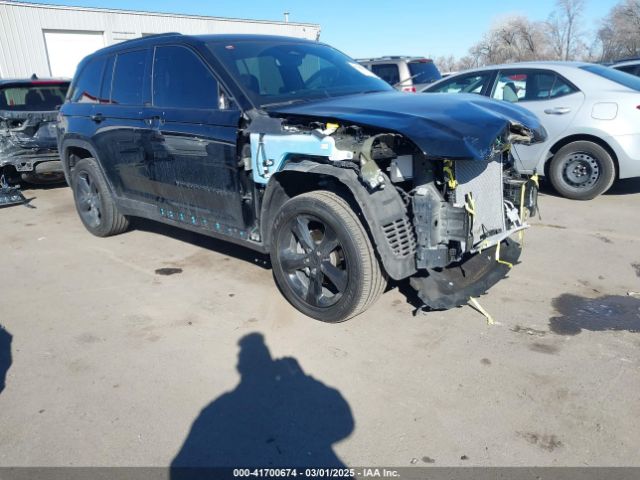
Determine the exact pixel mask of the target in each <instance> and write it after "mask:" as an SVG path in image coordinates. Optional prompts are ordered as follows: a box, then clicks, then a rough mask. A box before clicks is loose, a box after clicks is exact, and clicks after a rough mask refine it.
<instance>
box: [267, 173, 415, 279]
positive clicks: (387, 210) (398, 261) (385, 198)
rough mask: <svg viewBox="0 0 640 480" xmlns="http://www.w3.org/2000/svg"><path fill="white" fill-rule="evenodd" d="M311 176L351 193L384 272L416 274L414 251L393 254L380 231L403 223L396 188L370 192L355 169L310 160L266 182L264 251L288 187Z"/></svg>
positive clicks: (404, 275) (401, 275)
mask: <svg viewBox="0 0 640 480" xmlns="http://www.w3.org/2000/svg"><path fill="white" fill-rule="evenodd" d="M311 175H318V176H323V177H325V178H332V179H334V180H335V181H337V182H339V183H340V184H342V185H343V186H344V187H345V188H346V189H347V190H348V191H349V192H350V193H351V195H352V196H353V198H354V200H355V201H356V202H357V204H358V206H359V208H360V210H361V211H362V214H363V216H364V220H366V222H363V223H366V225H368V227H369V232H370V234H371V236H372V237H373V242H374V244H375V246H376V250H377V252H378V254H379V255H380V259H381V260H382V264H383V265H384V268H385V271H386V272H387V274H388V275H389V276H390V277H391V278H393V279H394V280H400V279H403V278H407V277H409V276H411V275H413V274H414V273H415V272H416V266H415V255H414V252H411V253H410V254H407V255H404V256H399V255H397V254H395V253H394V252H393V250H392V248H391V246H390V244H389V241H388V239H387V238H386V237H385V235H384V231H383V227H384V226H385V225H389V224H393V223H394V222H403V221H404V219H405V218H406V215H407V210H406V207H405V205H404V202H403V201H402V198H401V197H400V195H399V194H398V192H397V191H396V189H394V188H391V187H390V188H384V189H377V190H374V191H372V192H370V191H368V190H367V189H366V188H365V187H364V186H363V185H362V183H361V182H360V181H359V180H358V175H357V174H356V172H355V171H354V170H351V169H348V168H336V167H335V166H332V165H327V164H320V163H317V162H312V161H302V162H290V163H288V164H286V165H285V167H284V168H283V169H282V170H281V171H280V172H278V173H276V174H274V175H273V176H272V177H271V178H270V179H269V183H268V184H267V188H266V191H265V195H264V199H263V202H262V209H261V210H262V215H261V218H262V222H261V225H262V235H263V238H264V239H265V244H266V247H267V248H268V247H269V245H270V234H271V232H270V228H271V226H272V225H273V221H272V220H273V218H274V216H275V215H276V214H277V210H279V205H282V204H283V203H284V202H285V201H287V200H288V199H289V195H288V193H287V191H286V189H287V185H296V184H297V183H299V182H304V181H307V182H308V181H309V178H310V176H311ZM288 176H289V178H287V177H288ZM387 183H390V182H387ZM407 222H408V219H407Z"/></svg>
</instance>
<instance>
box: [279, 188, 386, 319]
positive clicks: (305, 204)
mask: <svg viewBox="0 0 640 480" xmlns="http://www.w3.org/2000/svg"><path fill="white" fill-rule="evenodd" d="M271 239H272V241H271V262H272V265H273V273H274V277H275V280H276V282H277V284H278V286H279V287H280V290H281V291H282V293H283V294H284V296H285V298H286V299H287V300H288V301H289V302H290V303H291V304H292V305H293V306H294V307H295V308H297V309H298V310H300V311H301V312H302V313H304V314H305V315H307V316H309V317H312V318H315V319H317V320H320V321H322V322H328V323H338V322H343V321H345V320H348V319H349V318H351V317H354V316H356V315H358V314H360V313H362V312H363V311H365V310H366V309H367V308H368V307H369V306H371V305H372V304H373V303H374V302H375V301H376V300H377V299H378V297H379V296H380V295H381V294H382V292H384V289H385V287H386V284H387V282H386V278H385V276H384V274H383V272H382V269H381V267H380V263H379V261H378V259H377V257H376V255H375V251H374V248H373V246H372V245H371V241H370V240H369V236H368V235H367V232H366V231H365V229H364V227H363V226H362V224H361V223H360V220H358V217H357V215H356V213H355V212H354V211H353V209H352V208H351V207H350V206H349V204H348V203H347V202H346V201H345V200H344V199H343V198H341V197H339V196H338V195H336V194H334V193H332V192H328V191H324V190H320V191H315V192H310V193H305V194H302V195H299V196H297V197H294V198H292V199H291V200H289V201H288V202H286V203H285V204H284V205H283V206H282V208H281V209H280V212H278V214H277V215H276V218H275V221H274V224H273V231H272V237H271Z"/></svg>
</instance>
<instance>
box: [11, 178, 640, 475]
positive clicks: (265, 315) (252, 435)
mask: <svg viewBox="0 0 640 480" xmlns="http://www.w3.org/2000/svg"><path fill="white" fill-rule="evenodd" d="M25 195H26V196H27V197H28V198H33V200H32V201H31V205H33V206H34V207H36V208H35V209H28V208H26V207H23V206H18V207H10V208H5V209H2V210H0V225H1V227H0V245H2V247H3V253H4V255H3V258H2V262H1V263H0V272H1V278H2V288H1V290H0V323H2V324H3V325H4V326H5V328H6V330H7V331H8V332H10V334H11V335H12V336H13V339H12V344H11V350H12V364H11V366H10V368H9V370H8V372H7V375H6V387H5V389H4V390H3V391H2V392H1V393H0V466H42V465H55V466H66V465H84V466H112V465H117V466H166V465H169V464H171V463H172V462H175V464H181V463H185V462H186V463H189V462H206V461H215V460H217V459H219V458H221V457H220V456H221V455H223V453H224V455H226V457H225V458H231V459H232V460H231V462H232V463H235V462H234V461H233V455H237V456H239V457H238V458H244V459H245V463H246V462H247V461H250V460H251V459H254V460H256V461H258V462H259V463H262V462H264V463H268V462H270V461H271V462H275V463H278V461H282V463H288V462H289V460H290V459H294V460H295V459H298V460H300V461H301V462H306V463H308V464H316V463H326V464H340V463H342V464H345V465H349V466H369V465H374V466H375V465H377V466H383V465H385V466H411V465H415V466H425V465H434V466H450V465H493V466H505V465H549V466H551V465H575V466H582V465H601V466H616V465H635V466H640V455H639V454H638V451H639V445H640V402H639V401H638V399H639V398H640V359H639V356H638V352H639V351H640V294H639V296H637V297H634V296H633V295H631V296H630V295H628V292H640V222H639V216H638V215H639V212H640V181H638V180H630V181H624V182H620V183H618V184H617V185H616V186H615V187H614V190H613V191H612V192H610V193H609V194H607V195H604V196H602V197H600V198H598V199H596V200H594V201H591V202H574V201H569V200H564V199H561V198H558V197H556V196H553V195H552V194H551V193H545V194H543V195H542V196H541V199H540V203H541V214H542V218H541V219H538V218H535V219H533V220H532V228H531V229H530V230H529V231H528V232H527V235H526V239H525V250H524V253H523V256H522V263H521V264H520V265H518V266H517V267H516V268H514V270H513V271H512V273H511V274H510V277H509V278H508V279H507V280H506V281H503V282H501V283H499V284H498V285H497V286H496V287H495V288H493V289H492V290H491V291H490V292H489V294H488V295H486V296H484V297H482V298H481V304H482V306H483V307H484V308H485V309H486V310H488V311H489V312H490V313H491V314H492V315H493V316H494V318H495V319H496V322H497V323H496V325H493V326H489V325H487V324H486V322H485V319H484V317H482V316H481V315H480V314H479V313H477V312H476V311H475V310H473V309H472V308H470V307H464V308H459V309H455V310H452V311H447V312H432V313H429V314H426V315H424V314H421V313H418V314H417V315H414V308H413V307H412V306H411V305H410V304H409V303H408V302H407V299H406V297H405V296H404V295H403V294H402V293H400V292H399V291H398V289H393V290H390V291H388V292H387V293H385V294H384V295H383V296H382V298H381V300H380V301H379V302H378V303H377V304H376V305H375V306H374V307H373V308H372V309H370V310H369V311H368V312H366V313H365V314H364V315H361V316H359V317H357V318H355V319H353V320H351V321H349V322H347V323H343V324H339V325H325V324H322V323H319V322H316V321H313V320H311V319H309V318H306V317H304V316H302V315H301V314H299V313H298V312H297V311H296V310H294V309H293V308H292V307H290V306H289V304H288V303H287V302H286V301H285V300H284V299H283V298H282V296H281V295H280V294H279V292H278V290H277V288H276V287H275V285H274V283H273V280H272V276H271V271H270V270H269V269H268V268H267V267H266V259H265V258H258V257H256V256H255V255H254V254H253V253H252V252H251V251H248V250H244V249H241V248H238V247H235V246H230V245H228V244H225V243H222V242H218V241H215V240H212V239H208V238H206V237H202V236H198V235H194V234H190V233H187V232H183V231H180V230H177V229H173V228H169V227H165V226H161V225H157V224H153V223H150V222H137V224H136V228H135V229H132V230H131V231H129V232H127V233H125V234H123V235H121V236H117V237H112V238H108V239H100V238H95V237H93V236H91V235H90V234H89V233H88V232H86V231H85V229H84V227H83V226H82V224H81V223H80V220H79V219H78V217H77V215H76V212H75V209H74V206H73V201H72V196H71V192H70V190H69V189H67V188H52V189H34V190H28V191H25ZM156 272H158V273H156ZM258 334H259V335H258ZM260 335H261V336H260ZM239 342H240V343H239ZM263 342H264V343H263ZM239 352H241V353H240V356H239ZM239 372H242V374H240V373H239ZM1 373H2V372H0V374H1ZM194 422H195V423H194ZM192 426H193V428H192ZM220 452H222V453H220ZM225 452H226V453H225ZM249 452H251V453H249ZM274 459H275V460H274Z"/></svg>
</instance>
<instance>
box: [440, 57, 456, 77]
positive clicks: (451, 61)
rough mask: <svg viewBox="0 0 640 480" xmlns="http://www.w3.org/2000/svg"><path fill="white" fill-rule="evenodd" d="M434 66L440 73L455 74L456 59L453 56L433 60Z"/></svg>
mask: <svg viewBox="0 0 640 480" xmlns="http://www.w3.org/2000/svg"><path fill="white" fill-rule="evenodd" d="M435 64H436V66H437V67H438V70H440V71H441V72H442V73H446V72H455V71H456V70H457V62H456V57H454V56H453V55H449V56H442V57H438V58H436V59H435Z"/></svg>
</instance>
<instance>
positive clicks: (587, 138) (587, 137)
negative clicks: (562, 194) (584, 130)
mask: <svg viewBox="0 0 640 480" xmlns="http://www.w3.org/2000/svg"><path fill="white" fill-rule="evenodd" d="M581 141H584V142H592V143H595V144H596V145H599V146H601V147H602V148H604V149H605V150H606V151H607V153H608V154H609V155H611V158H612V159H613V165H614V167H615V170H616V179H618V178H619V175H620V167H619V165H618V156H617V155H616V152H615V151H614V150H613V148H611V146H610V145H609V144H608V143H607V142H605V141H604V140H603V139H602V138H600V137H598V136H596V135H591V134H573V135H569V136H567V137H564V138H561V139H560V140H558V141H556V143H554V144H553V146H552V147H551V148H549V151H548V155H547V159H546V160H545V163H544V174H545V176H547V177H548V174H549V167H550V165H551V161H552V160H553V157H554V156H555V154H556V153H557V152H558V151H559V150H560V149H561V148H562V147H564V146H566V145H569V144H570V143H573V142H581Z"/></svg>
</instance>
